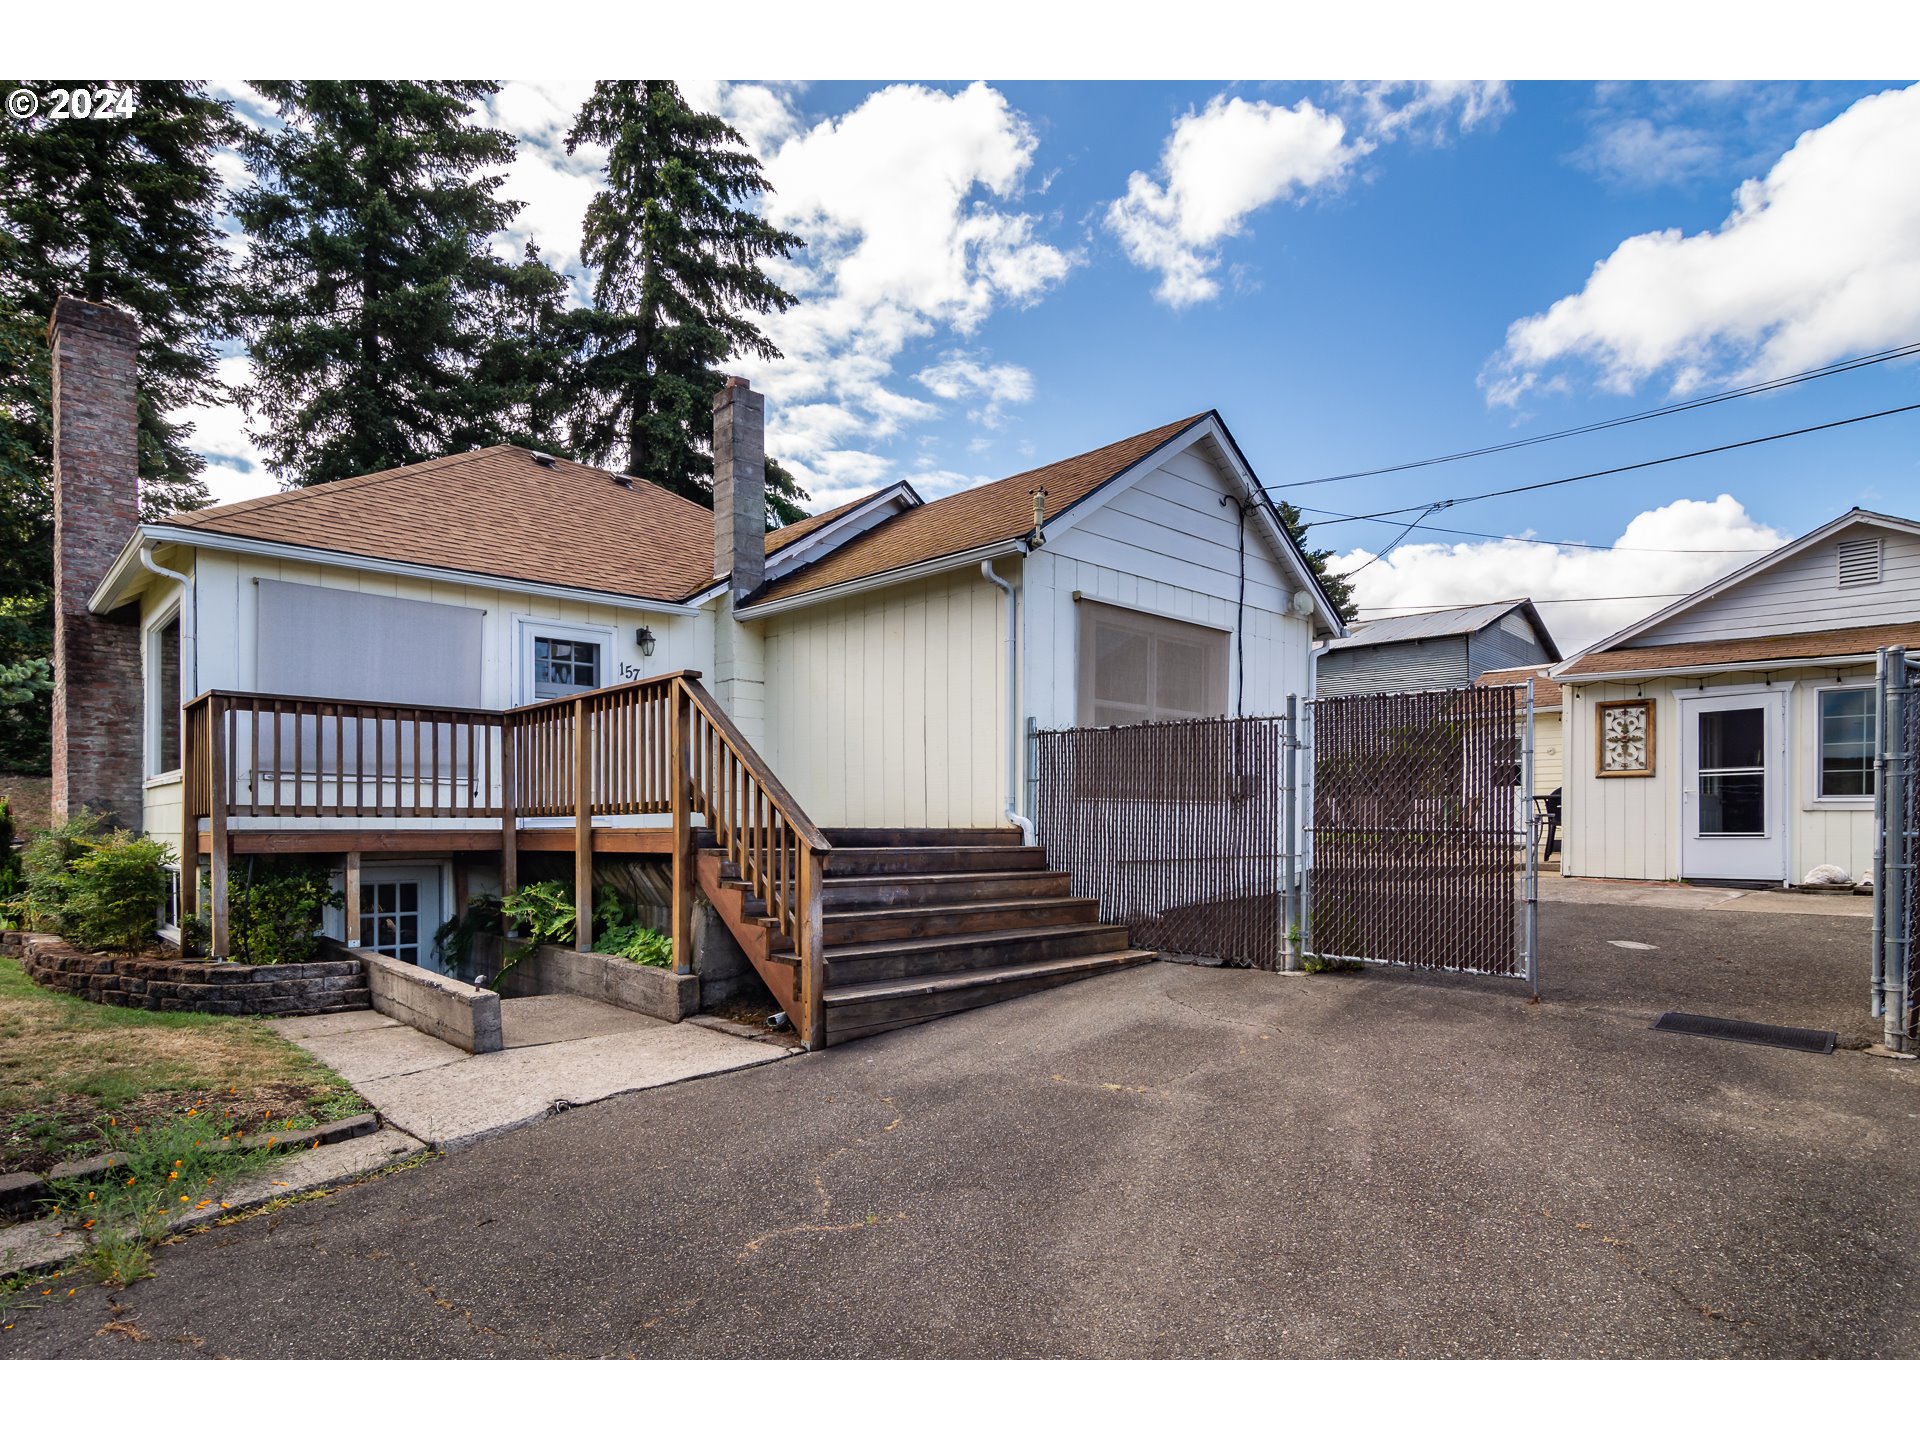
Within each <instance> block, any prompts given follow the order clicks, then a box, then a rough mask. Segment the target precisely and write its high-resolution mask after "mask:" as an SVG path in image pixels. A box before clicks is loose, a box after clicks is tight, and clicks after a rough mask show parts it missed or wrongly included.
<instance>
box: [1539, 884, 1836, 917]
mask: <svg viewBox="0 0 1920 1440" xmlns="http://www.w3.org/2000/svg"><path fill="white" fill-rule="evenodd" d="M1540 898H1541V900H1542V901H1552V902H1554V903H1556V904H1565V905H1634V906H1640V907H1643V908H1647V909H1653V910H1722V909H1724V910H1727V911H1729V912H1730V913H1733V914H1736V915H1842V916H1846V915H1852V916H1859V917H1860V918H1862V919H1872V918H1873V897H1872V896H1871V895H1855V894H1853V893H1852V892H1851V891H1841V892H1838V893H1832V892H1820V891H1813V890H1735V889H1730V888H1727V889H1723V888H1720V887H1717V886H1710V885H1680V884H1673V883H1669V882H1666V881H1660V880H1582V879H1577V878H1574V877H1570V876H1561V875H1542V876H1541V877H1540Z"/></svg>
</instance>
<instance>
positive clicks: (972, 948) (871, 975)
mask: <svg viewBox="0 0 1920 1440" xmlns="http://www.w3.org/2000/svg"><path fill="white" fill-rule="evenodd" d="M1126 948H1127V928H1126V926H1124V925H1099V924H1093V925H1042V926H1035V927H1033V928H1031V929H1025V930H1002V931H999V932H997V933H994V934H987V935H944V936H936V937H933V938H930V939H924V940H882V941H879V942H878V943H875V944H870V945H841V946H829V947H828V948H827V952H826V962H827V989H828V991H829V992H831V991H832V990H833V989H834V987H836V986H840V985H865V984H869V983H872V982H874V981H879V980H907V979H912V978H914V977H917V976H923V975H953V974H958V973H959V972H961V971H972V970H982V971H985V970H1001V969H1005V968H1007V967H1008V966H1017V965H1038V964H1041V963H1043V962H1046V961H1049V960H1068V959H1072V958H1075V957H1077V956H1081V955H1097V954H1101V953H1104V952H1108V951H1115V950H1125V949H1126Z"/></svg>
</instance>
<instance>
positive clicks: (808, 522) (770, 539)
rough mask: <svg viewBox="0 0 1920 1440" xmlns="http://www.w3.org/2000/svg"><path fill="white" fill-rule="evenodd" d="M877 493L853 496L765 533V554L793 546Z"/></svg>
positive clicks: (877, 492) (771, 553)
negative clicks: (815, 513)
mask: <svg viewBox="0 0 1920 1440" xmlns="http://www.w3.org/2000/svg"><path fill="white" fill-rule="evenodd" d="M879 493H880V492H879V491H877V490H875V491H873V492H872V493H871V494H867V495H858V496H855V497H854V498H853V499H851V500H849V501H847V503H846V504H844V505H836V506H834V507H833V508H832V509H831V510H822V511H821V512H820V513H819V514H818V515H806V516H802V517H801V518H800V519H798V520H796V521H794V522H793V523H792V524H791V525H782V526H781V527H780V528H779V529H778V530H769V531H768V532H767V553H768V554H769V555H777V554H779V553H780V552H781V551H782V550H784V549H786V548H787V546H789V545H791V544H793V542H794V541H796V540H804V539H806V537H807V536H809V535H811V534H812V533H813V532H814V531H816V530H818V529H819V528H820V527H821V526H822V525H825V524H827V523H828V522H829V521H832V520H838V519H839V518H840V517H841V516H842V515H844V514H846V513H847V512H848V511H849V510H851V509H853V508H854V507H856V506H859V505H864V504H866V503H867V501H869V500H871V499H872V498H873V497H874V495H877V494H879Z"/></svg>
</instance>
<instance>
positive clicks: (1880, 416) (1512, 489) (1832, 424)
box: [1303, 404, 1920, 530]
mask: <svg viewBox="0 0 1920 1440" xmlns="http://www.w3.org/2000/svg"><path fill="white" fill-rule="evenodd" d="M1910 410H1920V404H1914V405H1896V406H1895V407H1894V408H1893V409H1891V410H1875V411H1874V412H1873V413H1872V414H1870V415H1850V416H1848V417H1847V418H1846V419H1844V420H1829V421H1827V422H1826V423H1825V424H1822V425H1803V426H1801V427H1800V428H1799V429H1798V430H1782V431H1780V432H1778V433H1777V434H1773V435H1757V436H1755V437H1754V438H1753V439H1751V440H1734V441H1730V442H1729V443H1727V444H1725V445H1710V446H1708V447H1707V448H1706V449H1704V450H1688V451H1686V452H1685V453H1684V454H1680V455H1663V456H1661V457H1660V458H1659V459H1657V460H1640V461H1636V462H1635V463H1634V464H1632V465H1614V466H1610V467H1608V468H1607V469H1605V470H1589V471H1587V472H1586V473H1585V474H1582V475H1564V476H1562V477H1561V478H1560V479H1558V480H1536V481H1534V482H1533V483H1532V484H1530V485H1509V486H1508V487H1507V488H1506V489H1504V490H1489V491H1487V492H1486V493H1485V494H1482V495H1462V496H1459V497H1457V498H1455V499H1452V500H1434V501H1430V502H1428V503H1427V504H1425V505H1401V506H1399V507H1398V508H1396V509H1392V510H1375V511H1372V512H1370V513H1368V514H1365V515H1348V516H1345V517H1344V518H1341V519H1335V520H1316V521H1314V522H1313V523H1312V524H1311V525H1308V526H1305V527H1303V528H1305V529H1308V530H1314V529H1318V528H1320V527H1322V526H1325V525H1344V524H1346V523H1347V522H1348V521H1351V520H1380V519H1384V518H1385V517H1387V516H1389V515H1414V514H1416V513H1417V514H1419V515H1420V516H1421V518H1424V515H1425V514H1426V513H1431V512H1432V511H1434V510H1448V509H1451V508H1452V507H1454V506H1455V505H1466V504H1470V503H1472V502H1473V501H1475V500H1497V499H1499V498H1500V497H1501V496H1503V495H1524V494H1526V493H1527V492H1528V491H1532V490H1551V489H1552V488H1553V487H1554V486H1556V485H1571V484H1573V483H1574V481H1576V480H1598V479H1600V478H1601V477H1602V476H1605V475H1625V474H1627V473H1628V472H1629V471H1633V470H1648V469H1651V468H1652V467H1654V466H1655V465H1672V464H1674V463H1675V462H1676V461H1680V460H1698V459H1699V458H1700V457H1701V456H1703V455H1723V454H1725V453H1726V452H1727V451H1729V450H1745V449H1747V448H1748V447H1749V446H1753V445H1765V444H1768V443H1770V442H1771V441H1774V440H1791V439H1792V438H1793V437H1794V436H1796V435H1813V434H1817V433H1818V432H1820V431H1822V430H1837V429H1839V428H1840V427H1841V426H1843V425H1858V424H1861V423H1862V422H1863V421H1867V420H1884V419H1886V418H1887V416H1889V415H1904V414H1906V413H1907V412H1908V411H1910Z"/></svg>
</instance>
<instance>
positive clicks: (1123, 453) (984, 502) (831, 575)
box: [748, 415, 1207, 605]
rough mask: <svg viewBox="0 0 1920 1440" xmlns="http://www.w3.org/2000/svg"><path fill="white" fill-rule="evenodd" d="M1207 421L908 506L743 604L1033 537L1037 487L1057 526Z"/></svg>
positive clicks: (1176, 425) (1195, 419)
mask: <svg viewBox="0 0 1920 1440" xmlns="http://www.w3.org/2000/svg"><path fill="white" fill-rule="evenodd" d="M1206 418H1207V416H1205V415H1191V416H1188V417H1187V418H1186V419H1184V420H1175V421H1174V422H1173V423H1172V424H1169V425H1161V426H1158V427H1157V428H1155V429H1152V430H1145V431H1142V432H1141V433H1140V434H1138V435H1130V436H1128V437H1127V438H1126V439H1125V440H1116V441H1114V442H1113V443H1112V444H1111V445H1102V446H1101V447H1100V448H1099V449H1097V450H1089V451H1087V452H1086V453H1085V454H1084V455H1075V456H1072V457H1071V458H1069V459H1066V460H1056V461H1055V462H1053V463H1052V464H1051V465H1042V466H1040V467H1039V468H1037V469H1034V470H1027V471H1023V472H1022V473H1020V474H1018V475H1010V476H1008V477H1007V478H1006V479H1005V480H996V481H994V482H993V483H991V484H988V485H981V486H977V487H976V488H974V489H972V490H962V491H960V492H959V493H958V494H955V495H948V496H945V497H944V498H942V499H939V500H930V501H928V502H927V503H926V504H924V505H916V506H913V507H912V508H910V509H908V510H905V511H902V512H901V513H900V514H898V515H896V516H894V517H893V518H892V519H890V520H888V521H886V522H885V523H883V524H880V525H876V526H875V527H874V528H873V529H871V530H867V531H864V532H863V533H861V534H859V535H856V536H855V537H854V538H853V539H851V540H849V541H848V542H847V543H846V544H844V545H841V546H839V547H837V548H835V549H833V550H831V551H829V552H828V553H827V554H825V555H823V556H822V557H821V558H820V559H818V560H816V561H814V562H813V563H812V564H810V565H806V566H803V567H802V568H800V569H798V570H796V571H794V572H793V573H792V574H790V575H785V576H782V577H780V578H779V579H777V580H773V581H770V582H769V583H768V584H766V585H765V586H763V587H762V588H761V589H760V591H759V593H757V594H756V595H754V596H753V598H752V600H751V601H749V602H748V603H749V604H750V605H757V604H763V603H768V602H772V601H776V600H785V599H788V598H790V597H792V596H795V595H804V594H807V593H809V592H811V591H815V590H824V589H826V588H827V587H828V586H830V585H838V584H842V583H844V582H846V581H849V580H864V579H867V578H869V577H871V576H875V575H883V574H885V573H886V572H888V571H890V570H901V569H905V568H907V567H908V566H911V565H919V564H923V563H925V562H927V561H930V560H939V559H942V558H944V557H946V556H949V555H959V554H963V553H965V552H966V551H969V550H977V549H979V548H980V547H981V546H983V545H992V544H996V543H1003V542H1012V541H1015V540H1018V539H1020V538H1021V537H1022V536H1024V535H1026V534H1027V533H1028V532H1029V531H1030V530H1032V529H1033V498H1032V495H1031V494H1030V492H1031V491H1032V490H1033V489H1034V488H1035V487H1036V486H1039V487H1044V488H1045V490H1046V492H1047V502H1046V504H1047V509H1046V513H1047V515H1048V517H1049V518H1057V517H1059V516H1060V515H1062V514H1064V513H1066V511H1067V510H1068V509H1070V508H1071V507H1072V506H1073V505H1075V504H1077V503H1078V502H1079V501H1081V500H1084V499H1085V498H1086V497H1087V496H1089V495H1091V494H1093V493H1094V492H1095V491H1096V490H1098V489H1099V488H1100V487H1101V486H1102V485H1105V484H1106V483H1107V482H1108V481H1110V480H1113V479H1115V478H1117V477H1118V476H1120V475H1122V474H1124V473H1125V472H1126V471H1128V470H1130V469H1132V468H1133V467H1134V466H1135V465H1137V464H1138V463H1139V462H1140V461H1142V460H1144V459H1145V458H1146V457H1147V456H1149V455H1151V454H1152V453H1153V452H1154V451H1155V450H1158V449H1159V448H1160V447H1161V446H1162V445H1165V444H1166V443H1167V442H1168V441H1170V440H1173V439H1175V438H1177V437H1178V436H1179V435H1181V434H1182V433H1184V432H1185V431H1187V430H1190V429H1192V428H1193V427H1194V426H1195V425H1198V424H1199V423H1200V422H1201V421H1203V420H1205V419H1206Z"/></svg>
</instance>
